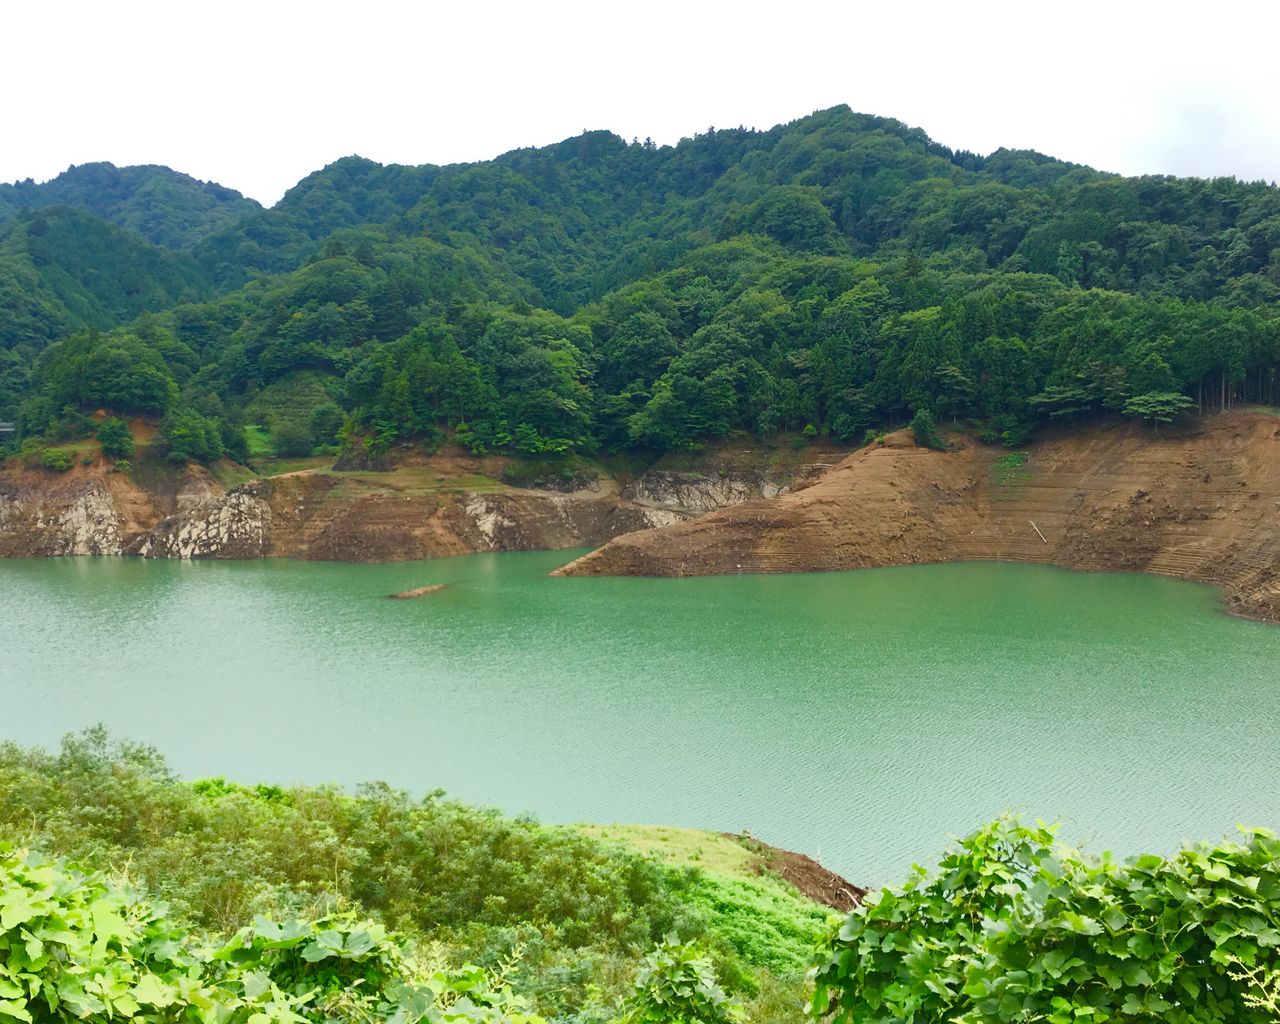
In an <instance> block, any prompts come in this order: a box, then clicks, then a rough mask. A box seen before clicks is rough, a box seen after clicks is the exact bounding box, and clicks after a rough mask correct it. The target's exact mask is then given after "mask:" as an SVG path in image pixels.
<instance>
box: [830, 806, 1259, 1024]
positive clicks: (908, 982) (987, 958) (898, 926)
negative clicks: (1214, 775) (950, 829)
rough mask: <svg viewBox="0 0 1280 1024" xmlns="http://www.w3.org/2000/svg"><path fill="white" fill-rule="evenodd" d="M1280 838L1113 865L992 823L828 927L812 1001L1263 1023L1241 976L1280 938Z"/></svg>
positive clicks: (844, 1012)
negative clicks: (833, 930)
mask: <svg viewBox="0 0 1280 1024" xmlns="http://www.w3.org/2000/svg"><path fill="white" fill-rule="evenodd" d="M1278 924H1280V840H1278V839H1277V838H1276V836H1275V835H1274V834H1273V833H1271V832H1267V831H1264V830H1253V831H1250V832H1247V833H1246V834H1245V841H1244V842H1243V843H1237V842H1223V843H1220V844H1218V845H1216V846H1209V845H1201V846H1196V847H1189V848H1187V849H1184V850H1182V851H1181V852H1179V853H1177V854H1175V855H1174V856H1172V857H1167V858H1166V857H1158V856H1144V857H1137V858H1134V859H1131V860H1129V861H1127V862H1126V863H1124V864H1119V863H1116V862H1115V861H1113V860H1112V859H1111V858H1110V857H1109V856H1107V855H1103V856H1102V857H1093V856H1088V855H1086V854H1084V853H1082V852H1080V851H1078V850H1075V849H1067V848H1063V847H1062V846H1060V845H1059V844H1057V842H1056V840H1055V836H1054V831H1053V829H1051V828H1048V827H1046V826H1044V825H1036V826H1035V827H1026V826H1023V825H1022V824H1020V823H1019V822H1018V821H1017V820H1016V819H1001V820H999V821H996V822H995V823H993V824H991V825H988V826H986V827H984V828H982V829H980V830H979V831H977V832H976V833H974V834H973V835H971V836H969V837H968V838H967V839H965V840H963V841H962V842H960V843H959V844H958V845H957V846H956V847H955V848H953V849H952V850H951V851H950V852H949V853H947V854H946V855H945V856H944V857H943V859H942V861H941V863H940V864H939V865H938V867H937V869H936V870H935V871H933V872H932V873H929V872H926V871H925V870H924V869H922V868H917V869H916V870H915V873H914V874H913V875H912V876H911V877H910V878H909V879H908V880H907V882H906V883H905V884H904V885H902V886H900V887H897V888H886V889H883V890H880V891H878V892H874V893H872V894H871V895H870V896H869V897H868V898H867V901H866V903H865V904H864V906H862V907H860V908H858V909H857V910H855V911H854V912H853V913H851V914H850V915H849V917H848V918H847V919H846V920H845V922H844V924H843V925H842V926H841V927H840V929H839V931H838V932H836V933H835V934H834V935H832V937H831V939H830V942H829V944H828V947H827V950H826V952H825V953H824V957H823V961H822V963H821V965H820V966H819V969H818V974H817V987H816V990H815V995H814V1002H813V1008H814V1010H815V1012H816V1013H819V1014H823V1013H826V1012H828V1011H829V1012H831V1013H832V1014H833V1020H834V1021H835V1022H836V1024H844V1022H850V1024H852V1022H854V1021H891V1020H892V1021H912V1020H914V1021H939V1022H941V1021H958V1022H962V1024H979V1022H991V1024H995V1022H998V1021H999V1022H1004V1021H1022V1020H1025V1021H1032V1020H1041V1021H1046V1022H1049V1024H1068V1022H1071V1021H1082V1020H1089V1021H1108V1022H1113V1024H1137V1022H1155V1021H1164V1022H1169V1024H1209V1022H1215V1021H1222V1022H1228V1021H1229V1022H1233V1024H1262V1022H1264V1021H1271V1020H1272V1018H1271V1016H1270V1015H1269V1014H1268V1013H1267V1012H1265V1010H1264V1009H1262V1008H1260V1007H1259V1006H1257V1005H1255V1002H1256V999H1257V994H1256V992H1255V991H1254V988H1253V985H1254V983H1253V982H1251V981H1250V980H1249V978H1248V977H1247V976H1246V975H1245V973H1244V972H1245V971H1248V970H1253V969H1255V968H1258V967H1260V966H1267V965H1269V964H1271V963H1273V962H1274V959H1275V955H1276V953H1275V951H1276V949H1277V947H1280V928H1278V927H1277V925H1278Z"/></svg>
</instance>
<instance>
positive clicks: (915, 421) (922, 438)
mask: <svg viewBox="0 0 1280 1024" xmlns="http://www.w3.org/2000/svg"><path fill="white" fill-rule="evenodd" d="M911 433H912V435H914V437H915V442H916V444H918V445H919V446H920V447H921V448H941V447H942V439H941V438H940V437H939V436H938V423H937V421H936V420H935V419H934V418H933V413H931V412H930V411H929V410H928V409H925V408H923V407H922V408H919V409H917V410H916V414H915V415H914V416H912V417H911Z"/></svg>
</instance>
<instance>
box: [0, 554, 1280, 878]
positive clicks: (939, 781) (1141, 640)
mask: <svg viewBox="0 0 1280 1024" xmlns="http://www.w3.org/2000/svg"><path fill="white" fill-rule="evenodd" d="M566 559H567V556H566V554H565V553H534V554H505V555H477V556H473V557H470V558H457V559H442V560H438V561H432V562H419V563H411V564H401V565H394V566H350V565H334V564H302V563H296V562H280V561H273V562H252V563H238V564H226V563H223V564H214V563H195V564H192V563H186V564H183V563H173V562H143V561H138V560H131V559H125V560H121V559H68V560H50V561H29V562H4V563H0V595H2V596H3V614H4V618H5V629H4V630H3V634H2V636H3V639H2V640H0V708H3V709H4V710H3V714H2V716H0V738H3V739H12V740H18V741H21V742H23V743H28V744H30V743H38V744H53V743H55V742H56V741H57V739H58V737H59V736H60V735H61V734H62V733H64V732H66V731H68V730H72V729H79V728H82V727H84V726H86V725H89V724H92V723H94V722H99V721H101V722H105V723H106V724H107V725H109V726H110V727H111V728H112V729H113V730H114V731H117V732H118V733H120V734H123V735H127V736H129V737H132V738H135V739H140V740H145V741H148V742H150V743H153V744H155V745H156V746H158V747H160V748H161V750H163V752H164V753H165V754H166V755H167V756H168V758H169V759H170V762H171V763H172V765H173V766H174V767H175V768H176V769H177V770H178V771H180V772H181V773H182V774H184V775H187V776H192V777H194V776H202V775H213V774H222V775H226V776H228V777H230V778H234V779H237V780H243V781H275V782H290V781H305V782H320V781H330V780H332V781H339V782H343V783H356V782H359V781H362V780H367V779H386V780H389V781H390V782H392V783H394V784H397V785H399V786H403V787H406V788H409V789H412V790H414V791H418V792H421V791H424V790H427V789H432V788H435V787H443V788H445V789H446V790H448V791H449V792H450V793H452V794H453V795H455V796H458V797H460V798H462V799H465V800H468V801H471V802H476V803H482V804H494V805H497V806H500V807H502V808H504V809H506V810H509V811H512V812H532V813H534V814H536V815H538V816H539V817H540V818H542V819H543V820H545V821H575V820H587V821H600V822H604V821H644V822H669V823H675V824H681V825H692V826H704V827H710V828H719V829H732V830H737V829H742V828H749V829H751V830H752V831H753V832H755V834H756V835H758V836H760V837H761V838H764V839H767V840H770V841H772V842H775V843H778V844H780V845H784V846H789V847H792V848H795V849H801V850H805V851H807V852H809V853H812V854H815V855H818V856H820V857H821V859H822V860H823V861H824V863H826V864H828V865H829V866H831V867H834V868H836V869H838V870H841V871H843V872H844V873H846V874H847V875H848V876H849V877H851V878H853V879H855V880H857V881H860V882H881V881H886V880H891V879H894V878H897V877H900V876H901V875H902V874H903V873H904V871H905V869H906V868H907V867H908V865H909V864H910V862H911V861H912V860H919V859H920V858H926V857H929V856H931V855H932V854H934V853H935V852H936V851H937V850H938V849H939V848H940V847H941V846H942V845H943V844H944V843H945V841H946V839H947V837H948V836H949V835H955V834H959V833H962V832H964V831H967V830H968V829H970V828H971V827H972V826H974V825H976V824H977V823H978V822H980V821H981V820H983V819H986V818H989V817H991V816H993V815H995V814H998V813H999V812H1001V811H1002V810H1005V809H1007V808H1008V809H1015V810H1020V811H1024V812H1027V813H1029V814H1031V815H1034V816H1041V817H1045V818H1049V819H1061V820H1062V821H1063V822H1064V823H1065V828H1066V831H1067V833H1068V834H1069V835H1071V836H1072V837H1075V838H1083V839H1086V840H1088V841H1089V844H1090V845H1091V846H1092V847H1094V848H1099V849H1100V848H1103V847H1106V848H1111V849H1115V850H1117V851H1119V852H1125V853H1128V852H1133V851H1136V850H1138V849H1152V850H1168V849H1172V848H1174V847H1175V846H1176V845H1177V844H1178V843H1179V842H1180V841H1181V840H1183V839H1186V838H1199V837H1211V836H1218V835H1221V834H1223V833H1224V832H1227V831H1229V830H1231V829H1232V828H1233V827H1234V824H1235V823H1236V822H1249V823H1255V824H1263V825H1269V826H1273V827H1274V826H1277V825H1280V781H1278V780H1280V773H1278V772H1277V768H1278V767H1280V765H1278V763H1277V762H1278V761H1280V629H1277V628H1275V627H1270V626H1261V625H1257V624H1254V623H1248V622H1242V621H1238V620H1234V619H1230V618H1227V617H1226V616H1224V615H1222V614H1221V613H1220V612H1219V610H1218V602H1217V596H1216V595H1215V593H1214V592H1213V591H1212V590H1210V589H1208V588H1204V587H1199V586H1194V585H1191V584H1187V583H1180V582H1177V581H1172V580H1167V579H1160V578H1155V577H1145V576H1128V575H1115V576H1088V575H1077V574H1072V573H1068V572H1063V571H1060V570H1055V569H1050V568H1044V567H1037V566H1017V565H991V564H966V565H950V566H920V567H909V568H901V569H884V570H873V571H864V572H857V573H837V574H829V575H802V576H737V577H719V578H712V579H692V580H649V579H551V578H548V577H547V576H546V573H547V571H548V570H550V569H551V568H553V567H555V566H556V565H559V564H561V563H563V562H564V561H565V560H566ZM436 582H442V583H448V584H449V587H448V589H447V590H445V591H443V592H441V593H438V594H435V595H432V596H429V597H426V598H423V599H421V600H416V601H387V600H384V599H383V598H382V595H384V594H387V593H388V592H391V591H395V590H400V589H404V588H407V587H412V586H419V585H422V584H426V583H436Z"/></svg>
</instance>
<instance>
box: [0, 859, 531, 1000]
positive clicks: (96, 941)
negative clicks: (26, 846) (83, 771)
mask: <svg viewBox="0 0 1280 1024" xmlns="http://www.w3.org/2000/svg"><path fill="white" fill-rule="evenodd" d="M117 1020H118V1021H126V1020H127V1021H136V1022H149V1021H155V1022H160V1021H184V1020H185V1021H193V1022H196V1021H198V1022H202V1024H304V1022H310V1021H338V1020H388V1021H392V1020H393V1021H396V1022H397V1024H414V1022H417V1021H426V1022H431V1024H444V1022H456V1024H472V1022H475V1024H480V1022H484V1024H500V1022H508V1024H536V1022H537V1021H538V1020H539V1019H538V1018H536V1017H533V1016H530V1015H528V1014H526V1013H524V1012H523V1009H522V1003H521V1001H520V1000H519V999H518V998H516V997H514V996H512V995H511V993H510V992H509V991H507V990H505V989H504V988H502V987H500V986H499V987H495V986H494V984H493V979H491V978H489V977H487V976H486V975H485V973H484V972H483V971H481V970H480V969H479V968H476V967H472V966H468V967H465V968H463V969H461V970H459V971H456V972H445V971H439V970H437V971H433V972H428V971H426V970H425V969H424V968H423V966H422V965H421V964H420V963H418V962H416V961H415V960H414V959H413V958H412V957H411V956H410V955H409V953H408V952H407V950H406V949H405V948H404V947H403V946H401V945H400V944H399V942H398V941H397V940H396V939H395V938H394V937H392V936H389V935H388V934H387V933H386V932H385V930H384V929H382V928H381V927H380V926H379V925H377V924H374V923H372V922H367V921H357V920H355V919H354V918H353V917H352V916H351V915H330V916H327V917H322V918H319V919H316V920H311V921H298V920H286V921H282V922H276V921H273V920H272V919H271V918H269V917H259V918H257V919H256V920H255V921H254V923H253V925H252V926H251V927H246V928H242V929H240V930H239V931H237V932H236V933H235V935H234V936H233V937H232V938H231V940H230V941H229V942H227V943H226V944H225V945H223V946H222V947H221V948H217V949H213V948H209V947H207V946H204V945H202V944H200V943H198V942H196V941H194V940H193V938H192V936H191V935H189V934H188V933H186V932H185V931H184V930H183V929H182V928H181V927H180V926H179V925H178V924H177V923H176V922H174V921H173V920H172V919H171V918H169V917H168V916H167V913H166V909H165V908H164V907H163V906H161V905H157V904H153V903H151V902H149V901H147V900H145V899H143V898H142V897H140V896H138V895H137V894H136V893H134V892H132V891H130V890H128V889H126V888H122V887H119V886H116V885H111V884H109V883H107V882H106V881H104V880H103V879H102V878H100V877H96V876H87V877H86V876H84V875H81V874H78V873H76V872H74V871H71V870H70V869H68V868H67V867H66V866H64V865H62V864H59V863H56V862H50V861H45V860H42V859H40V858H37V857H32V856H28V855H23V854H20V853H18V852H16V851H14V850H13V848H12V847H9V846H0V1021H20V1022H22V1024H33V1022H53V1021H66V1022H71V1021H87V1022H90V1024H99V1022H104V1024H105V1022H107V1021H117Z"/></svg>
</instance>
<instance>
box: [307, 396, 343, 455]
mask: <svg viewBox="0 0 1280 1024" xmlns="http://www.w3.org/2000/svg"><path fill="white" fill-rule="evenodd" d="M346 420H347V417H346V414H345V413H344V412H343V411H342V409H341V407H340V406H338V405H337V404H336V403H335V402H325V403H324V405H318V406H316V407H315V409H313V410H312V411H311V423H310V430H311V443H312V444H313V445H325V446H328V445H334V444H337V443H338V432H339V431H340V430H342V426H343V424H344V423H345V422H346Z"/></svg>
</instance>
